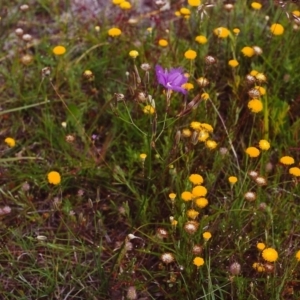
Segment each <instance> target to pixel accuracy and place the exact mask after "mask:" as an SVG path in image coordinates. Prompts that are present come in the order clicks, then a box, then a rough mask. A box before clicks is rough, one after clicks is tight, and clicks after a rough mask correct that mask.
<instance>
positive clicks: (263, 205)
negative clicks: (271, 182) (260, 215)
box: [258, 202, 267, 211]
mask: <svg viewBox="0 0 300 300" xmlns="http://www.w3.org/2000/svg"><path fill="white" fill-rule="evenodd" d="M258 209H259V210H261V211H265V210H266V209H267V204H266V203H265V202H262V203H259V205H258Z"/></svg>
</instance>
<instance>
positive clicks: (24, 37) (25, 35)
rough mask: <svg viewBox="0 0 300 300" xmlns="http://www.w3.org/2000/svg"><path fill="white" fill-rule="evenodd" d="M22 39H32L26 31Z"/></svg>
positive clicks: (27, 40) (28, 40)
mask: <svg viewBox="0 0 300 300" xmlns="http://www.w3.org/2000/svg"><path fill="white" fill-rule="evenodd" d="M22 39H23V41H25V42H30V41H31V40H32V36H31V35H30V34H28V33H25V34H23V35H22Z"/></svg>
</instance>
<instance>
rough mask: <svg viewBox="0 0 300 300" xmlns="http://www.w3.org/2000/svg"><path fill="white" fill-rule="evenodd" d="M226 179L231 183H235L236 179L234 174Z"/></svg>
mask: <svg viewBox="0 0 300 300" xmlns="http://www.w3.org/2000/svg"><path fill="white" fill-rule="evenodd" d="M228 181H229V183H231V184H235V183H237V181H238V179H237V177H235V176H230V177H228Z"/></svg>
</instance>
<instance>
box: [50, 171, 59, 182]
mask: <svg viewBox="0 0 300 300" xmlns="http://www.w3.org/2000/svg"><path fill="white" fill-rule="evenodd" d="M47 177H48V182H49V183H51V184H54V185H57V184H60V182H61V177H60V174H59V173H58V172H56V171H51V172H49V173H48V176H47Z"/></svg>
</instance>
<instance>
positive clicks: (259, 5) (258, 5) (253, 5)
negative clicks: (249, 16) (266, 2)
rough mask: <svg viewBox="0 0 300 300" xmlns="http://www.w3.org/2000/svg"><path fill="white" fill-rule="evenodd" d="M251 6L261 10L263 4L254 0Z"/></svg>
mask: <svg viewBox="0 0 300 300" xmlns="http://www.w3.org/2000/svg"><path fill="white" fill-rule="evenodd" d="M251 7H252V8H253V9H255V10H260V9H261V7H262V5H261V4H260V3H259V2H252V3H251Z"/></svg>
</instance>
